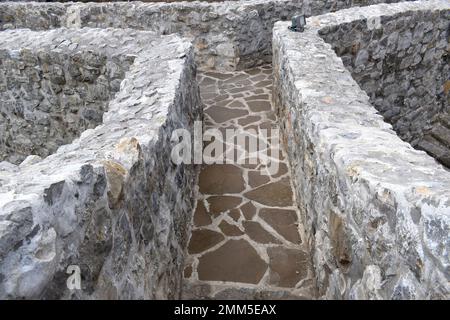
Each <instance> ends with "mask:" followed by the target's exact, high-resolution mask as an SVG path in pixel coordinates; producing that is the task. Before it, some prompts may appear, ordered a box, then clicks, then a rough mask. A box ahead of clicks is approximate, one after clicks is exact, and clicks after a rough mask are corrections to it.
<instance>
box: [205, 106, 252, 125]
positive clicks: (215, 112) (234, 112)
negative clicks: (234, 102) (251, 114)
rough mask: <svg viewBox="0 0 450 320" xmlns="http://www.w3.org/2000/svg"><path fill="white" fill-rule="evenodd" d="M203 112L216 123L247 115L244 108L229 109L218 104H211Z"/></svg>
mask: <svg viewBox="0 0 450 320" xmlns="http://www.w3.org/2000/svg"><path fill="white" fill-rule="evenodd" d="M205 112H206V114H208V115H209V116H210V117H211V118H212V119H213V120H214V121H215V122H217V123H223V122H226V121H228V120H230V119H235V118H240V117H243V116H246V115H248V111H247V110H244V109H236V108H235V109H231V108H225V107H219V106H212V107H210V108H208V109H207V110H206V111H205Z"/></svg>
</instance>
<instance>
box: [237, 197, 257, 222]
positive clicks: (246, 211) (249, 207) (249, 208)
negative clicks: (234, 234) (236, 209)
mask: <svg viewBox="0 0 450 320" xmlns="http://www.w3.org/2000/svg"><path fill="white" fill-rule="evenodd" d="M241 210H242V214H243V215H244V217H245V219H247V220H252V218H253V217H254V216H255V214H256V207H255V206H254V205H253V203H252V202H251V201H249V202H247V203H245V204H244V205H242V206H241Z"/></svg>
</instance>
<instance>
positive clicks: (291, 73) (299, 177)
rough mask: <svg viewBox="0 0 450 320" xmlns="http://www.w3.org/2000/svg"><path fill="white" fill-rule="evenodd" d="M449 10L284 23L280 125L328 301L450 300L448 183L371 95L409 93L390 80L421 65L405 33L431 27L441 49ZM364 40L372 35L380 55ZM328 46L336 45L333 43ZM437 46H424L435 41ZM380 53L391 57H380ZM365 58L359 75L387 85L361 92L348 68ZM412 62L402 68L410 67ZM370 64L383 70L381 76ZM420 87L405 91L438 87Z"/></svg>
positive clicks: (358, 13)
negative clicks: (299, 27)
mask: <svg viewBox="0 0 450 320" xmlns="http://www.w3.org/2000/svg"><path fill="white" fill-rule="evenodd" d="M449 9H450V8H449V4H448V2H446V1H418V2H411V3H406V2H405V3H399V4H392V5H389V6H387V5H380V6H374V7H371V10H365V9H364V8H354V9H349V10H345V11H343V12H337V13H334V14H327V15H324V16H318V17H312V18H310V19H308V20H307V26H306V29H305V32H303V33H293V32H289V31H288V30H287V26H288V24H287V23H277V24H276V25H275V29H274V38H273V40H274V41H273V47H274V64H273V66H274V92H275V93H274V98H275V104H276V106H277V108H278V112H277V113H278V116H279V119H280V121H281V122H282V123H283V125H282V128H283V131H284V132H283V136H284V139H285V143H286V145H287V151H288V155H289V159H290V164H291V170H292V176H293V177H294V184H295V186H296V196H297V197H296V198H297V199H298V201H299V206H300V207H301V208H303V210H304V215H305V222H306V224H305V231H306V233H307V238H308V241H309V242H310V243H311V245H312V251H313V263H314V267H315V273H316V278H317V284H318V288H319V295H322V296H323V297H325V298H331V299H348V298H355V299H356V298H370V299H378V298H382V299H392V298H406V299H421V298H431V297H433V298H436V299H448V295H449V292H450V287H449V282H448V279H449V278H448V274H447V272H446V271H445V270H447V268H448V265H449V263H450V262H449V257H448V254H447V253H446V252H447V251H448V250H447V251H446V249H444V250H442V249H443V248H444V247H448V239H449V237H448V230H449V229H448V225H449V223H448V217H449V214H450V207H449V197H448V190H449V186H450V175H449V173H448V171H447V170H445V169H444V168H443V167H442V166H441V165H439V164H437V163H436V161H435V160H434V159H432V158H431V157H430V156H428V155H426V154H425V153H424V152H421V151H417V150H414V149H413V148H412V147H411V146H410V145H409V144H407V143H406V142H404V141H402V140H401V139H400V138H399V137H398V136H397V135H396V134H395V132H394V131H393V130H392V127H391V125H389V124H387V123H385V122H384V121H383V119H382V117H381V116H380V115H379V114H377V110H376V109H375V108H374V107H373V106H372V105H371V103H370V98H369V97H368V96H367V94H366V93H365V92H364V91H362V89H364V90H366V91H367V92H372V91H371V90H372V89H371V87H370V86H372V85H373V86H374V87H373V88H379V89H380V90H384V91H385V92H388V91H389V92H390V93H389V94H396V93H397V94H398V93H399V92H406V91H402V90H403V89H402V88H401V87H402V86H404V85H405V83H401V82H399V81H398V79H397V80H396V79H395V78H392V77H391V76H390V75H389V70H390V69H389V68H390V66H389V64H391V63H393V65H392V67H394V66H396V63H397V61H405V60H406V59H408V56H410V55H417V53H415V52H414V51H415V48H414V47H413V46H414V45H415V44H417V43H418V41H419V40H420V39H414V37H412V38H411V41H409V40H408V39H409V35H407V34H406V33H405V34H401V33H402V32H400V33H398V32H396V28H397V27H398V28H403V27H405V28H416V26H417V27H418V25H419V24H421V23H423V22H424V21H425V20H428V21H427V22H426V24H430V25H431V28H430V29H429V31H427V32H429V37H431V38H433V37H434V36H436V38H435V39H436V40H437V39H439V34H440V33H441V30H443V29H446V28H448V24H449V19H448V17H449V15H448V12H449ZM432 17H433V18H432ZM431 20H433V21H434V22H431ZM433 23H434V24H435V25H434V27H433ZM422 27H423V28H424V26H422ZM348 28H350V29H351V30H353V31H352V32H355V33H356V32H361V33H360V35H361V37H362V38H361V39H360V40H359V42H361V43H359V44H358V43H356V38H355V36H353V35H352V36H350V35H349V38H347V34H350V33H351V32H350V29H348ZM353 28H354V29H353ZM442 28H443V29H442ZM358 30H359V31H358ZM367 30H371V33H370V34H371V37H372V39H373V46H374V47H372V41H370V40H371V39H370V38H367V37H366V36H367V34H369V33H368V31H367ZM418 32H419V33H421V31H420V30H419V31H418ZM424 33H425V34H426V32H424ZM433 34H434V36H433ZM385 36H387V38H385ZM322 37H324V38H327V37H330V44H327V43H324V41H323V38H322ZM400 37H405V39H403V40H398V39H399V38H400ZM429 37H425V36H424V38H422V40H420V41H424V42H425V43H427V42H428V41H432V40H430V38H429ZM350 38H351V42H350V43H347V44H346V45H345V46H344V45H342V47H341V45H340V44H339V45H336V47H335V49H336V52H335V51H334V50H332V48H333V42H332V41H331V40H332V39H339V40H336V41H338V43H340V42H339V41H340V39H350ZM383 38H385V40H383V41H380V42H379V40H380V39H383ZM333 41H334V40H333ZM399 41H400V42H399ZM385 42H387V47H385ZM409 42H411V44H410V46H411V47H410V48H411V50H409V49H406V50H401V51H397V44H398V43H401V45H400V47H404V46H406V44H407V43H409ZM430 43H431V42H430ZM433 46H435V51H434V53H433V54H432V53H430V54H429V55H428V58H429V59H431V61H432V60H433V58H431V57H432V56H433V55H434V54H435V52H436V49H437V48H438V47H440V44H439V43H438V42H436V43H433V44H432V45H430V46H429V47H428V46H425V47H424V51H423V52H422V53H421V54H425V52H426V51H427V50H428V49H430V48H431V47H433ZM377 47H378V48H380V50H381V49H382V48H383V50H384V51H385V52H383V50H381V51H380V52H376V51H373V50H376V48H377ZM444 47H445V46H444ZM341 49H342V50H341ZM360 49H364V50H367V51H368V53H369V59H368V60H367V62H366V63H363V64H361V65H359V66H358V67H352V70H353V73H354V74H359V73H360V72H363V73H364V72H366V71H367V75H370V77H372V76H373V77H380V76H381V78H383V73H384V72H386V82H384V81H385V80H383V81H382V82H381V83H380V82H379V81H375V82H374V83H372V84H370V83H369V82H370V81H368V82H367V83H365V84H364V85H363V88H360V87H359V86H358V84H357V82H356V81H355V80H354V79H353V78H352V76H351V74H350V72H348V70H347V69H346V66H347V67H349V66H350V65H351V64H352V62H351V61H353V60H352V59H355V58H356V56H355V55H356V54H357V52H358V50H360ZM421 50H422V48H421ZM387 51H389V52H390V53H389V54H390V55H391V57H389V58H388V57H387V55H388V53H387ZM337 54H338V55H340V56H341V58H342V59H341V58H339V57H338V56H337ZM383 55H384V56H386V59H384V60H383V58H381V57H382V56H383ZM430 55H431V56H430ZM348 56H350V57H348ZM394 56H396V58H394ZM421 58H422V57H421ZM349 59H350V60H349ZM378 59H382V60H378ZM364 60H365V59H364ZM412 60H413V62H410V61H406V62H403V64H404V65H409V66H410V67H407V68H411V66H413V64H414V63H415V62H414V59H412ZM417 60H420V61H421V59H417ZM371 61H384V63H385V65H383V67H382V69H381V70H379V69H378V64H372V62H371ZM420 61H416V63H420ZM437 61H438V60H436V62H435V64H436V65H437V64H438V62H437ZM358 68H359V69H358ZM430 68H431V69H430V70H434V66H433V67H432V66H430ZM401 70H403V69H401ZM410 70H412V71H413V73H412V74H411V77H410V79H409V81H410V82H411V83H412V82H414V81H415V80H414V78H415V77H420V74H417V75H416V74H415V73H414V70H418V69H414V68H411V69H410ZM379 72H381V75H380V74H379ZM400 72H401V73H402V74H403V71H400ZM372 73H373V74H372ZM419 73H420V72H419ZM381 78H377V79H381ZM365 79H366V80H368V79H369V78H368V77H366V78H365ZM387 79H391V80H390V81H391V84H388V81H387ZM361 80H362V79H361ZM362 81H363V82H365V80H362ZM422 81H423V78H422V79H421V80H419V81H418V82H417V83H413V84H411V83H410V84H408V83H406V85H407V87H406V89H407V88H408V86H409V85H412V86H415V85H417V84H419V86H425V87H427V88H430V87H431V86H434V85H435V82H434V83H432V82H433V81H434V80H432V79H431V78H430V80H427V81H430V82H431V83H427V84H424V83H422V84H420V83H419V82H422ZM391 85H392V86H391ZM416 90H417V88H416ZM419 91H420V90H419ZM423 93H424V92H423ZM387 101H389V99H387ZM387 101H385V102H387ZM391 102H392V103H391ZM393 102H394V101H390V102H389V103H388V104H389V108H391V107H392V106H393V105H394V103H393ZM432 107H433V106H432V105H430V108H432ZM424 108H425V109H424V110H426V108H427V106H424ZM391 109H392V108H391ZM430 112H431V113H433V112H432V111H430ZM410 116H411V117H414V116H413V115H412V114H411V115H410ZM424 213H425V215H424ZM445 217H446V218H445ZM431 225H433V227H431ZM427 226H429V227H427ZM427 230H428V231H427ZM444 230H446V231H444ZM428 232H429V236H427V233H428ZM438 239H439V240H438ZM438 243H439V244H438ZM429 248H433V249H434V250H430V249H429ZM438 248H440V249H438ZM391 274H392V275H394V274H395V276H392V277H390V276H388V275H391Z"/></svg>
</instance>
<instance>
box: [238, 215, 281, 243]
mask: <svg viewBox="0 0 450 320" xmlns="http://www.w3.org/2000/svg"><path fill="white" fill-rule="evenodd" d="M242 225H243V226H244V228H245V233H246V234H247V235H248V236H249V237H250V239H252V240H253V241H256V242H258V243H262V244H267V243H280V241H279V240H277V238H275V237H274V236H273V235H271V234H270V233H269V231H267V230H266V229H264V228H263V227H262V226H261V225H260V224H259V223H258V222H255V221H242Z"/></svg>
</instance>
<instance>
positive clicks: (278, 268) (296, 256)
mask: <svg viewBox="0 0 450 320" xmlns="http://www.w3.org/2000/svg"><path fill="white" fill-rule="evenodd" d="M267 253H268V254H269V259H270V261H269V270H270V273H269V277H270V280H269V281H270V283H271V284H274V285H277V286H279V287H294V286H295V285H296V284H297V283H298V282H299V281H300V280H302V279H304V278H305V277H306V276H307V274H308V255H307V254H306V253H305V252H303V251H301V250H297V249H288V248H285V247H271V248H269V249H267Z"/></svg>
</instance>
